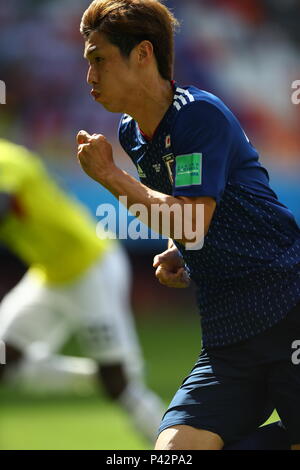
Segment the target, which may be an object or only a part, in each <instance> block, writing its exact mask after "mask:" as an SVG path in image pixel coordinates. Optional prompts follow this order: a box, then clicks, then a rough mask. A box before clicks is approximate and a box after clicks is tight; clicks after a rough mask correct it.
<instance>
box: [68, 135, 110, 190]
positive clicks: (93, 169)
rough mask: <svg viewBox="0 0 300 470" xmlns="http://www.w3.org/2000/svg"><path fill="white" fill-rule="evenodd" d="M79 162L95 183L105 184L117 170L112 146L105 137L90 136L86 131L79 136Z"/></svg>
mask: <svg viewBox="0 0 300 470" xmlns="http://www.w3.org/2000/svg"><path fill="white" fill-rule="evenodd" d="M77 143H78V153H77V156H78V160H79V162H80V165H81V167H82V169H83V170H84V171H85V172H86V174H87V175H89V176H90V177H91V178H93V179H94V180H95V181H98V182H99V183H102V184H104V182H105V180H106V177H107V176H108V175H109V174H110V173H111V172H112V170H113V169H114V168H115V164H114V160H113V152H112V146H111V144H110V143H109V142H108V141H107V140H106V138H105V137H104V135H101V134H93V135H90V134H88V133H87V132H86V131H80V132H78V134H77Z"/></svg>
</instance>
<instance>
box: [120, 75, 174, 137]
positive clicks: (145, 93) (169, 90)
mask: <svg viewBox="0 0 300 470" xmlns="http://www.w3.org/2000/svg"><path fill="white" fill-rule="evenodd" d="M135 97H136V101H135V103H132V110H131V111H130V110H128V111H126V113H127V114H129V115H130V116H132V117H133V118H134V119H135V121H137V123H138V125H139V127H140V129H141V130H142V131H143V132H144V133H145V134H146V135H147V136H149V137H150V138H151V137H152V136H153V134H154V132H155V130H156V128H157V127H158V125H159V123H160V121H161V120H162V119H163V117H164V115H165V114H166V112H167V110H168V108H169V107H170V105H171V104H172V102H173V99H174V91H173V87H172V85H171V83H170V82H169V81H168V80H163V79H162V78H158V79H157V80H156V81H153V80H151V84H150V83H149V82H147V81H145V82H144V83H142V85H141V86H140V89H139V91H138V92H137V93H136V94H135Z"/></svg>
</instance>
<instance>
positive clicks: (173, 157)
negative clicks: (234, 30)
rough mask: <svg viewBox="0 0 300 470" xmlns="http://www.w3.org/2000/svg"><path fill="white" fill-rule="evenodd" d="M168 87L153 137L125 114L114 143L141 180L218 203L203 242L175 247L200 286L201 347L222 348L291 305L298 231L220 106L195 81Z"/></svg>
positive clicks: (298, 287)
mask: <svg viewBox="0 0 300 470" xmlns="http://www.w3.org/2000/svg"><path fill="white" fill-rule="evenodd" d="M174 88H175V95H174V101H173V103H172V104H171V106H170V107H169V109H168V111H167V112H166V114H165V116H164V118H163V119H162V121H161V123H160V124H159V126H158V128H157V130H156V133H155V135H154V137H153V138H152V139H151V140H147V139H146V138H145V136H143V134H142V133H141V131H140V129H139V127H138V124H137V123H136V122H135V121H134V120H133V119H132V118H131V117H130V116H128V115H124V116H123V117H122V119H121V123H120V127H119V139H120V143H121V145H122V147H123V148H124V150H125V151H126V153H127V154H128V155H129V156H130V157H131V159H132V161H133V162H134V164H135V165H136V167H137V169H138V173H139V176H140V180H141V182H142V183H143V184H145V185H146V186H148V187H150V188H152V189H155V190H157V191H160V192H162V193H165V194H169V195H174V196H186V197H189V196H193V197H195V196H198V197H199V196H210V197H212V198H214V199H215V200H216V202H217V206H216V210H215V213H214V216H213V219H212V222H211V225H210V228H209V231H208V233H207V235H206V237H205V242H204V246H203V248H202V249H200V250H197V251H195V250H193V251H188V250H185V248H184V247H183V246H182V245H181V244H179V243H176V245H177V247H178V249H179V250H180V252H181V253H182V255H183V257H184V259H185V262H186V264H187V266H188V267H189V269H190V273H191V278H192V279H193V281H194V282H195V283H196V285H197V298H198V305H199V309H200V315H201V324H202V335H203V336H202V341H203V346H204V347H206V348H212V347H220V346H225V345H228V344H232V343H236V342H238V341H243V340H245V339H247V338H250V337H252V336H255V335H257V334H259V333H261V332H263V331H265V330H266V329H268V328H270V327H271V326H273V325H275V324H276V323H278V322H279V321H280V320H281V319H282V318H284V317H285V316H286V314H287V313H288V311H289V310H290V309H291V308H293V307H294V306H295V305H296V303H297V301H298V300H299V299H300V229H299V227H298V225H297V223H296V221H295V219H294V217H293V215H292V213H291V212H290V211H289V209H287V208H286V207H285V206H284V205H283V204H281V203H280V202H279V201H278V198H277V196H276V194H275V193H274V191H273V190H272V189H271V188H270V185H269V175H268V172H267V170H266V169H265V168H263V166H262V165H261V164H260V162H259V156H258V153H257V151H256V149H255V148H254V147H253V146H252V145H251V143H250V141H249V139H248V137H247V136H246V134H245V132H244V131H243V129H242V127H241V125H240V123H239V121H238V120H237V119H236V117H235V116H234V115H233V114H232V112H231V111H230V110H229V109H228V108H227V107H226V106H225V105H224V103H223V102H222V101H221V100H220V99H218V98H217V97H216V96H214V95H212V94H210V93H207V92H205V91H202V90H199V89H197V88H195V87H185V88H181V87H179V86H178V85H176V84H175V85H174Z"/></svg>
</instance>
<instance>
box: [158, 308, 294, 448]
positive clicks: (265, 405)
mask: <svg viewBox="0 0 300 470" xmlns="http://www.w3.org/2000/svg"><path fill="white" fill-rule="evenodd" d="M295 340H299V342H298V349H299V350H300V303H298V304H297V306H296V307H295V308H293V309H292V310H291V311H290V312H289V313H288V315H287V316H286V317H285V319H284V320H281V321H280V322H279V323H278V324H276V325H275V326H273V327H272V328H270V329H268V330H267V331H265V332H264V333H261V334H260V335H257V336H255V337H253V338H250V339H248V340H246V341H243V342H240V343H236V344H234V345H230V346H227V347H222V348H218V349H209V350H204V349H203V350H202V352H201V355H200V357H199V360H198V361H197V363H196V365H195V367H194V368H193V369H192V371H191V373H190V375H189V376H188V377H186V379H185V380H184V381H183V383H182V385H181V387H180V389H179V390H178V392H177V393H176V394H175V396H174V398H173V400H172V402H171V404H170V406H169V408H168V410H167V412H166V413H165V415H164V417H163V419H162V422H161V426H160V428H159V432H161V431H163V430H164V429H166V428H168V427H170V426H175V425H178V424H185V425H189V426H193V427H195V428H198V429H204V430H207V431H211V432H214V433H216V434H218V435H219V436H221V438H222V439H223V441H224V443H225V445H227V444H229V443H232V442H234V441H239V440H240V439H243V438H244V437H246V436H247V435H248V434H249V433H251V432H253V431H254V430H255V429H257V428H258V427H259V426H260V425H262V424H263V423H264V422H265V421H266V420H267V419H268V417H269V416H270V415H271V413H272V412H273V410H274V408H276V410H277V412H278V414H279V416H280V419H281V421H282V423H283V425H284V426H285V428H286V430H287V432H288V436H289V440H290V443H291V445H292V444H299V443H300V364H297V362H299V359H300V352H299V354H298V355H297V349H293V348H292V344H293V342H294V341H295ZM294 347H295V344H294ZM293 353H294V355H293ZM292 355H293V359H294V361H292ZM297 358H298V361H297ZM295 359H296V361H295Z"/></svg>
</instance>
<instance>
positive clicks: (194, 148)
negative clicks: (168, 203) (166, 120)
mask: <svg viewBox="0 0 300 470" xmlns="http://www.w3.org/2000/svg"><path fill="white" fill-rule="evenodd" d="M233 137H234V136H233V129H232V126H231V123H230V122H229V120H228V119H227V117H226V116H225V114H224V113H223V112H222V111H221V110H220V109H219V108H218V107H217V106H215V105H214V104H211V103H209V102H206V101H195V102H193V103H191V104H189V105H187V106H185V107H183V108H182V109H181V110H180V112H179V113H178V116H177V119H176V121H175V124H174V126H173V130H172V134H171V140H172V147H173V153H174V156H175V165H174V167H173V180H174V183H173V195H174V196H187V197H188V196H190V197H200V196H209V197H212V198H214V199H215V200H216V202H217V203H219V201H220V199H221V197H222V194H223V191H224V189H225V186H226V184H227V180H228V175H229V171H230V167H231V165H232V161H233V155H234V152H233V140H234V139H233Z"/></svg>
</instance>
